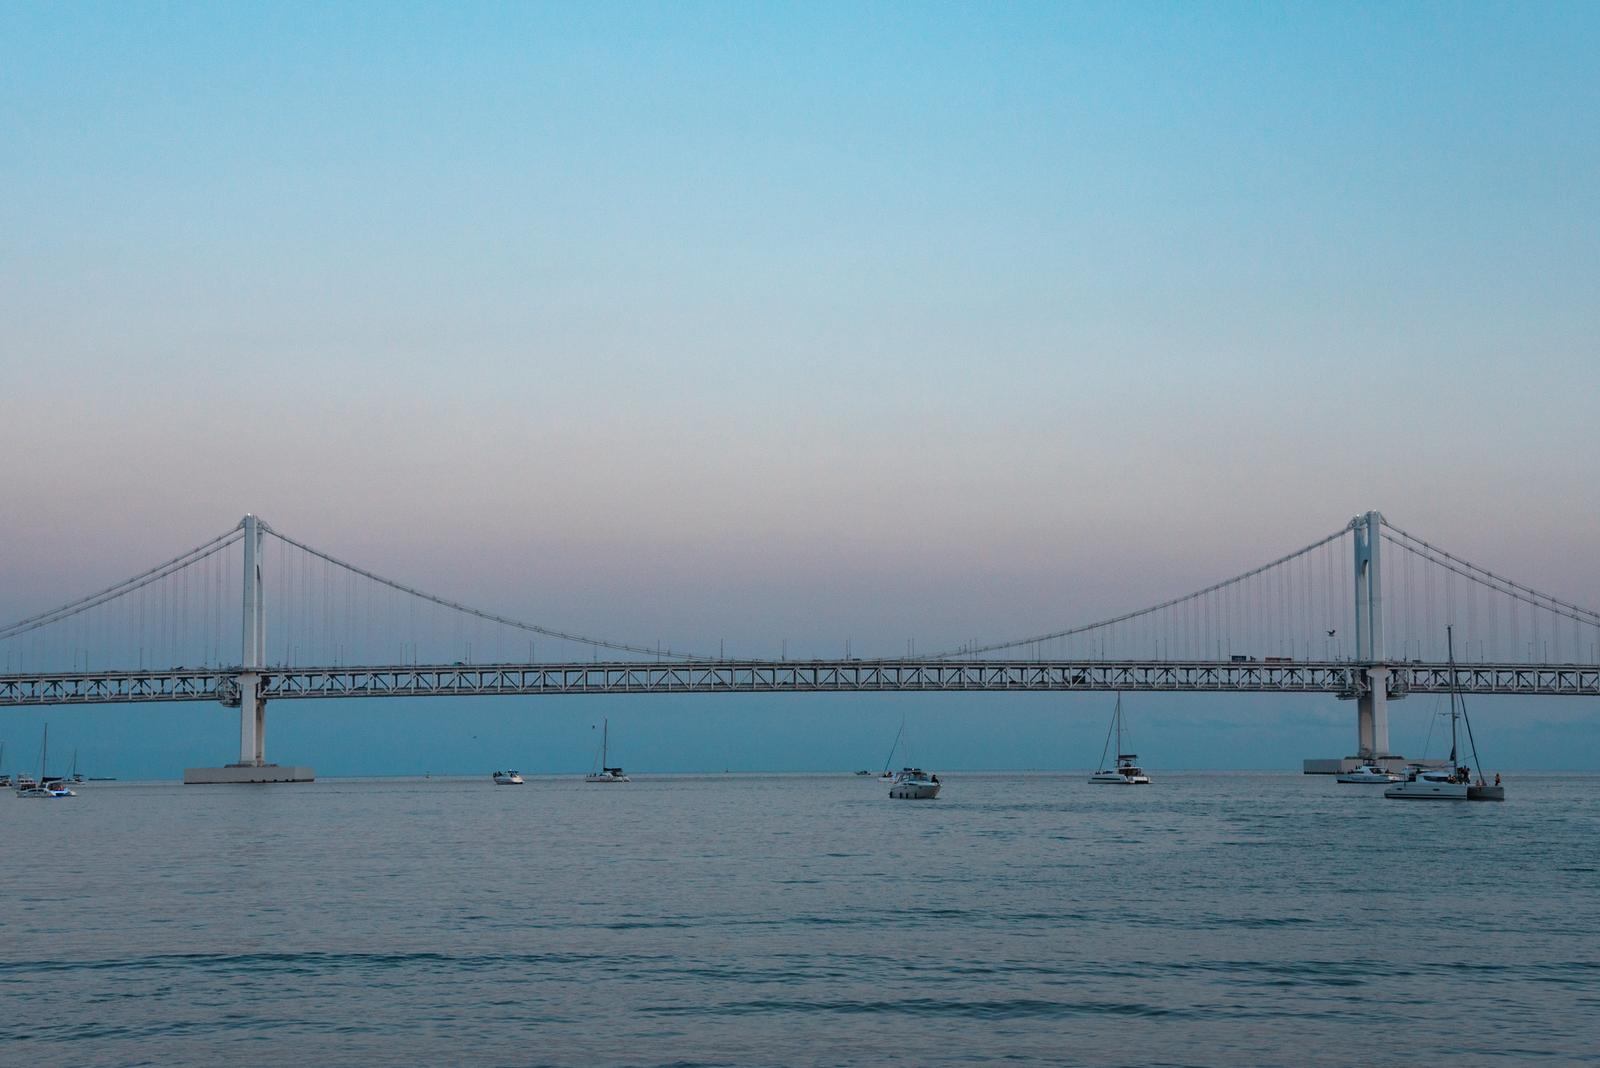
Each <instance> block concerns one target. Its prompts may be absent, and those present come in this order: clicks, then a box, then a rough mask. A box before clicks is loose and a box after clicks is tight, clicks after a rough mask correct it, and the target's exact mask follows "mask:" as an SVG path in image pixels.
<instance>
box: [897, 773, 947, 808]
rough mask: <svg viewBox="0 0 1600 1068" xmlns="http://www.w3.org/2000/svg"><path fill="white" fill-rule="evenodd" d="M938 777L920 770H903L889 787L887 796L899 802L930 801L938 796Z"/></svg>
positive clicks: (940, 784)
mask: <svg viewBox="0 0 1600 1068" xmlns="http://www.w3.org/2000/svg"><path fill="white" fill-rule="evenodd" d="M942 785H943V784H942V783H940V782H939V776H937V775H930V774H929V773H927V772H926V771H923V770H922V769H921V768H903V769H901V771H900V773H899V774H898V775H896V776H895V777H894V783H893V784H892V785H891V786H890V787H889V796H890V797H892V798H895V799H896V800H900V801H932V800H933V799H934V798H936V797H938V796H939V787H940V786H942Z"/></svg>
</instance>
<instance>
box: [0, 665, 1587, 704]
mask: <svg viewBox="0 0 1600 1068" xmlns="http://www.w3.org/2000/svg"><path fill="white" fill-rule="evenodd" d="M1388 667H1389V671H1390V674H1389V684H1388V695H1389V696H1390V697H1391V698H1399V697H1404V696H1405V695H1406V694H1408V693H1442V692H1444V691H1447V690H1448V689H1449V688H1450V685H1451V681H1450V680H1451V670H1452V669H1451V667H1450V665H1448V664H1416V663H1412V664H1392V665H1388ZM237 671H238V669H237V668H228V669H223V670H221V671H219V670H218V669H216V668H205V669H202V668H190V669H178V670H173V671H131V672H103V673H81V674H75V673H56V674H48V675H0V707H13V708H15V707H23V706H31V705H65V704H124V703H132V702H155V701H220V702H222V703H224V704H227V703H229V702H230V701H231V702H233V703H235V704H236V703H237V702H238V699H239V696H238V695H239V688H238V683H237V681H236V678H235V676H236V674H237ZM1454 672H1455V676H1456V678H1457V680H1458V681H1459V684H1460V686H1461V689H1462V690H1463V691H1465V692H1466V693H1471V694H1529V695H1533V694H1540V695H1567V696H1588V697H1595V696H1600V667H1597V666H1595V665H1583V664H1557V665H1547V666H1542V667H1536V666H1530V665H1524V664H1474V665H1471V666H1464V665H1458V666H1457V667H1456V668H1455V669H1454ZM1366 688H1367V681H1366V674H1365V671H1364V670H1363V669H1362V668H1361V667H1360V666H1357V665H1353V664H1350V663H1346V662H1343V661H1338V662H1301V663H1271V664H1269V663H1263V662H1259V661H1249V662H1234V661H1226V662H1220V661H1219V662H1214V661H1172V662H1163V661H1099V660H806V661H792V660H789V661H774V660H746V661H718V662H714V663H713V662H697V663H666V664H660V663H640V662H636V661H612V662H605V663H593V662H579V663H568V664H485V665H461V664H451V665H426V666H418V665H391V666H388V667H368V668H349V667H331V668H292V669H290V668H267V669H265V670H264V671H263V672H262V674H261V691H260V692H261V695H262V696H264V697H266V698H267V699H269V700H272V701H285V700H299V699H307V698H318V697H429V696H446V695H448V696H469V695H536V694H630V693H690V694H713V693H961V692H968V693H978V692H982V693H1001V692H1038V691H1071V690H1081V691H1112V690H1127V691H1129V692H1136V691H1147V692H1174V693H1323V694H1333V695H1335V696H1338V697H1341V698H1351V697H1357V696H1360V695H1361V694H1362V693H1364V692H1365V691H1366Z"/></svg>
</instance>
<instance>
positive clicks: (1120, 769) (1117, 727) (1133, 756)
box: [1089, 693, 1150, 786]
mask: <svg viewBox="0 0 1600 1068" xmlns="http://www.w3.org/2000/svg"><path fill="white" fill-rule="evenodd" d="M1112 730H1114V731H1116V734H1117V762H1116V765H1115V766H1113V767H1109V768H1108V767H1106V753H1107V752H1109V751H1110V748H1111V731H1112ZM1138 759H1139V754H1137V753H1124V752H1123V751H1122V694H1120V693H1119V694H1117V705H1116V708H1115V709H1114V710H1113V711H1112V713H1111V730H1107V731H1106V744H1105V745H1104V746H1102V747H1101V749H1100V770H1099V771H1097V772H1095V773H1094V774H1093V775H1091V776H1089V781H1090V782H1097V783H1121V784H1123V785H1125V786H1148V785H1150V776H1148V775H1146V774H1145V773H1144V769H1143V768H1141V767H1140V766H1139V765H1138V764H1136V763H1134V761H1136V760H1138Z"/></svg>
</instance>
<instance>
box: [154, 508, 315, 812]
mask: <svg viewBox="0 0 1600 1068" xmlns="http://www.w3.org/2000/svg"><path fill="white" fill-rule="evenodd" d="M239 526H240V527H242V528H243V529H244V539H243V540H244V598H243V601H244V626H243V648H242V649H241V650H240V656H239V673H238V675H237V676H236V681H237V682H238V686H239V762H238V763H237V764H229V765H227V766H225V767H221V768H185V769H184V772H183V781H184V782H186V783H236V782H239V783H242V782H253V783H265V782H311V781H312V780H313V778H315V776H314V774H313V772H312V770H311V769H310V768H307V767H298V766H280V765H277V764H269V763H267V759H266V752H267V698H266V695H265V694H263V693H262V692H261V689H262V670H263V669H264V668H265V667H266V666H267V606H266V598H265V597H264V596H263V595H262V594H263V586H262V582H261V536H262V534H263V533H265V532H264V531H263V530H262V523H261V520H259V519H257V518H256V517H255V516H254V515H247V516H245V517H244V519H243V520H241V521H240V523H239Z"/></svg>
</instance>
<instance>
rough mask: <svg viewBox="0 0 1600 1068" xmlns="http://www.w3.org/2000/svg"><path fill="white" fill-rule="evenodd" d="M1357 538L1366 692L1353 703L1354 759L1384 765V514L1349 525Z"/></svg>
mask: <svg viewBox="0 0 1600 1068" xmlns="http://www.w3.org/2000/svg"><path fill="white" fill-rule="evenodd" d="M1350 529H1351V530H1352V531H1353V532H1354V534H1355V538H1354V540H1355V577H1356V663H1357V664H1358V665H1359V666H1358V669H1357V670H1359V671H1361V672H1362V674H1363V675H1365V677H1366V683H1367V685H1366V692H1364V693H1362V694H1361V696H1360V697H1358V698H1357V699H1356V739H1357V752H1356V755H1357V756H1358V757H1360V758H1361V759H1363V760H1382V759H1385V758H1387V757H1389V756H1392V755H1393V754H1391V753H1390V752H1389V705H1388V700H1389V665H1388V661H1387V659H1386V657H1385V655H1384V648H1383V558H1382V554H1381V553H1380V552H1379V546H1380V545H1381V544H1382V541H1383V514H1382V513H1381V512H1367V513H1366V514H1364V515H1358V516H1356V517H1355V518H1354V519H1352V520H1351V521H1350Z"/></svg>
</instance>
